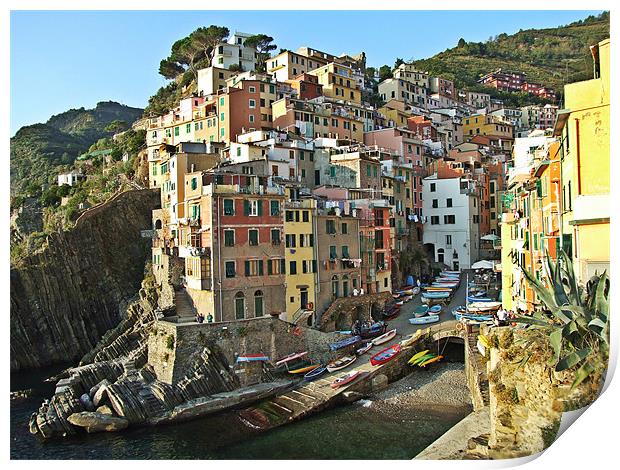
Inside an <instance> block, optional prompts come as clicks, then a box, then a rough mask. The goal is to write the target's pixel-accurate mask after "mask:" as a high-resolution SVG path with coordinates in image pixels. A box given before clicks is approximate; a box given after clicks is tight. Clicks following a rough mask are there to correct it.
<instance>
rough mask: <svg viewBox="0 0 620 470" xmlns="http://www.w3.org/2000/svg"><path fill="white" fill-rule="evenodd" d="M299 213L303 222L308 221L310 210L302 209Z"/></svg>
mask: <svg viewBox="0 0 620 470" xmlns="http://www.w3.org/2000/svg"><path fill="white" fill-rule="evenodd" d="M301 214H302V220H303V221H304V222H308V221H309V220H310V212H309V211H303V212H302V213H301Z"/></svg>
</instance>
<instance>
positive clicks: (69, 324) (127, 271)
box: [10, 190, 159, 370]
mask: <svg viewBox="0 0 620 470" xmlns="http://www.w3.org/2000/svg"><path fill="white" fill-rule="evenodd" d="M158 204H159V196H158V192H157V191H152V190H138V191H127V192H125V193H122V194H121V195H120V196H117V197H116V198H114V200H112V201H109V202H108V203H106V204H104V205H102V206H100V207H98V209H97V210H95V211H91V212H89V213H85V214H84V215H83V216H81V217H80V219H79V220H78V221H77V223H76V225H75V227H74V228H73V229H72V230H70V231H67V232H62V233H55V234H52V235H50V236H49V238H48V244H47V247H46V248H44V249H43V250H41V251H39V252H36V253H34V254H32V255H30V256H28V257H26V258H25V259H24V260H23V261H22V262H21V263H20V264H19V266H15V267H12V268H11V273H10V275H11V293H10V301H11V313H10V325H11V338H10V348H11V370H19V369H27V368H35V367H41V366H44V365H49V364H55V363H60V362H66V361H71V360H77V359H79V358H80V357H82V355H84V354H85V353H86V352H88V351H89V350H90V349H91V348H92V347H93V346H94V345H95V344H96V343H97V342H98V341H99V339H100V338H101V337H102V336H103V334H104V333H105V332H106V331H108V330H109V329H111V328H113V327H115V326H116V325H117V324H118V323H119V322H120V321H121V319H122V317H123V313H124V310H125V308H126V307H127V305H128V303H129V301H130V300H131V299H132V298H133V297H134V296H135V295H136V293H137V292H138V289H139V287H140V282H141V281H142V278H143V276H144V265H145V261H146V260H147V259H148V257H149V253H150V239H145V238H142V237H141V236H140V230H143V229H149V228H151V211H152V210H153V209H155V208H156V207H157V206H158Z"/></svg>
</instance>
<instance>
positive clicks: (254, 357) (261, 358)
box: [236, 354, 269, 363]
mask: <svg viewBox="0 0 620 470" xmlns="http://www.w3.org/2000/svg"><path fill="white" fill-rule="evenodd" d="M268 360H269V358H268V357H267V356H265V355H263V354H249V355H246V356H239V357H237V360H236V362H238V363H239V362H265V361H268Z"/></svg>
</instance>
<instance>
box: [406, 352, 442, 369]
mask: <svg viewBox="0 0 620 470" xmlns="http://www.w3.org/2000/svg"><path fill="white" fill-rule="evenodd" d="M434 357H437V354H435V353H429V352H428V351H427V353H426V354H424V355H422V356H420V357H418V358H417V359H415V360H413V359H409V364H411V365H412V366H415V365H420V364H422V363H423V362H426V361H428V360H429V359H432V358H434Z"/></svg>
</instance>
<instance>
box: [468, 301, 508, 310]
mask: <svg viewBox="0 0 620 470" xmlns="http://www.w3.org/2000/svg"><path fill="white" fill-rule="evenodd" d="M501 306H502V303H501V302H472V303H470V304H468V305H467V311H468V312H470V313H482V312H492V311H494V310H499V308H500V307H501Z"/></svg>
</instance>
